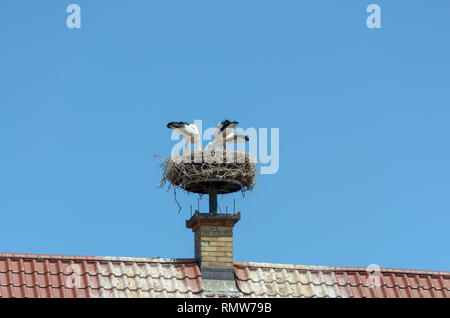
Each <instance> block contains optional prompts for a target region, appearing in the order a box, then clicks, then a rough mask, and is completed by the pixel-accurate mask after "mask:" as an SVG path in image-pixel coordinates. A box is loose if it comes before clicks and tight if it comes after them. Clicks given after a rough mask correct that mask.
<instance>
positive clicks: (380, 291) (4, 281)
mask: <svg viewBox="0 0 450 318" xmlns="http://www.w3.org/2000/svg"><path fill="white" fill-rule="evenodd" d="M234 264H235V277H236V285H237V289H236V291H231V290H232V289H233V288H231V289H230V292H229V293H228V294H227V293H223V292H222V293H220V294H218V293H216V294H215V293H214V292H211V291H208V290H205V286H206V285H210V283H208V284H206V283H207V282H206V281H205V282H204V281H203V280H202V277H201V272H200V269H199V267H198V265H197V262H196V260H194V259H161V258H126V257H94V256H58V255H32V254H1V253H0V297H45V298H47V297H57V298H66V297H70V298H73V297H224V296H229V297H342V298H347V297H355V298H361V297H369V298H385V297H396V298H397V297H408V298H409V297H414V298H419V297H427V298H428V297H446V298H450V272H432V271H416V270H396V269H380V271H379V272H378V273H377V274H376V275H374V274H373V273H372V274H371V273H369V272H367V271H366V268H360V267H327V266H303V265H281V264H267V263H245V262H234Z"/></svg>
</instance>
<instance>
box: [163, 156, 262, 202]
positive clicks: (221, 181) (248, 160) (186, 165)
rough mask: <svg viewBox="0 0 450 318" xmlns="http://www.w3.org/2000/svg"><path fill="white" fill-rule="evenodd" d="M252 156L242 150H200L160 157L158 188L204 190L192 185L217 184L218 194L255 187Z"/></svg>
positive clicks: (199, 191)
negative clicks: (160, 177)
mask: <svg viewBox="0 0 450 318" xmlns="http://www.w3.org/2000/svg"><path fill="white" fill-rule="evenodd" d="M255 164H256V159H255V158H253V157H251V156H249V155H248V153H246V152H245V151H234V150H233V151H231V150H202V151H200V150H199V151H192V152H187V153H184V154H181V155H176V156H173V157H169V158H165V159H162V163H161V167H162V168H163V175H162V179H161V182H160V187H164V186H165V185H166V184H168V187H169V189H170V188H171V187H173V188H182V189H184V190H186V191H190V192H197V193H206V192H202V190H199V188H198V187H196V186H194V185H198V184H203V185H204V186H205V187H206V186H211V184H212V185H214V186H216V187H218V188H219V189H218V190H219V191H218V192H219V193H230V192H235V191H239V190H240V191H242V192H243V193H244V192H246V191H251V190H253V189H254V187H255V186H256V174H257V172H256V167H255Z"/></svg>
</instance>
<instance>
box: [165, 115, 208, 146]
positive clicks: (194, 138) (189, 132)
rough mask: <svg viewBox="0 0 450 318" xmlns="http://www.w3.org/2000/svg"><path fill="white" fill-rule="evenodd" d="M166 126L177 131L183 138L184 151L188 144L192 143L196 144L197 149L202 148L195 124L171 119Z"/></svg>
mask: <svg viewBox="0 0 450 318" xmlns="http://www.w3.org/2000/svg"><path fill="white" fill-rule="evenodd" d="M167 128H171V129H173V130H175V131H176V132H177V133H179V134H180V135H181V136H182V137H183V138H184V139H185V140H186V144H185V145H184V151H185V152H187V151H188V144H189V143H192V144H194V145H195V146H196V148H197V150H202V146H201V144H200V133H199V131H198V128H197V126H196V125H195V124H190V123H187V122H184V121H172V122H170V123H168V124H167Z"/></svg>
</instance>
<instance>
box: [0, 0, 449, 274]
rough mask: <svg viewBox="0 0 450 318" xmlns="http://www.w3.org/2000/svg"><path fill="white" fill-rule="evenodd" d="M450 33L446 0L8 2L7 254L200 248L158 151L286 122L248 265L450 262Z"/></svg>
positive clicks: (242, 253)
mask: <svg viewBox="0 0 450 318" xmlns="http://www.w3.org/2000/svg"><path fill="white" fill-rule="evenodd" d="M71 3H77V4H79V5H80V7H81V10H82V12H81V18H82V27H81V29H78V30H71V29H68V28H67V27H66V17H67V16H68V14H67V13H66V7H67V5H69V4H71ZM370 3H376V4H379V5H380V7H381V10H382V16H381V18H382V28H381V29H377V30H374V29H372V30H370V29H368V28H367V27H366V18H367V16H368V13H366V7H367V5H368V4H370ZM449 33H450V2H449V1H447V0H435V1H432V2H430V1H424V0H423V1H400V0H397V1H385V0H384V1H381V0H372V1H361V0H354V1H334V0H333V1H332V0H329V1H323V0H321V1H318V0H314V1H313V0H309V1H274V0H271V1H262V0H257V1H256V0H246V1H234V0H233V1H198V0H191V1H148V0H145V1H144V0H142V1H137V0H135V1H112V0H108V1H106V0H96V1H87V0H71V1H49V0H39V1H34V0H33V1H31V0H29V1H22V0H20V1H19V0H14V1H13V0H2V1H1V2H0V44H1V49H0V229H1V230H0V252H16V253H47V254H70V255H108V256H132V257H157V256H160V257H173V258H185V257H187V258H190V257H193V255H194V252H193V234H192V232H190V230H188V229H186V228H185V220H186V219H187V218H188V217H189V206H190V205H191V204H192V205H194V207H195V205H196V202H197V197H196V196H195V195H190V196H187V195H185V194H183V193H178V200H179V201H180V203H182V205H183V211H182V213H181V214H178V208H177V205H176V203H175V202H174V197H173V192H166V191H165V190H161V189H158V188H157V185H158V183H159V179H160V176H161V170H160V168H159V162H158V161H157V160H156V159H155V158H154V157H153V155H154V154H158V155H161V156H165V155H168V154H169V153H170V149H171V147H172V145H173V144H174V142H173V141H171V140H170V131H169V129H167V128H166V123H167V122H168V121H172V120H175V121H193V120H194V119H202V120H203V123H204V125H210V126H213V125H216V123H217V122H218V121H220V120H222V119H224V118H228V119H231V120H238V121H239V122H240V123H241V125H242V126H243V127H257V128H260V127H267V128H271V127H274V128H279V129H280V170H279V172H278V173H277V174H274V175H262V176H260V177H259V179H258V182H259V187H258V189H257V191H255V192H253V193H251V194H248V195H247V196H246V197H245V199H242V198H241V197H240V196H239V195H235V196H231V197H232V198H236V199H237V206H238V208H239V210H241V211H242V219H241V221H240V222H239V223H238V224H237V225H236V227H235V259H236V260H240V261H255V262H275V263H288V264H305V265H330V266H331V265H333V266H367V265H369V264H372V263H375V264H378V265H380V266H381V267H394V268H411V269H429V270H450V254H449V253H448V250H449V243H450V147H449V141H450V124H449V121H450V37H449V35H450V34H449ZM229 201H230V200H228V202H229ZM219 203H220V202H219ZM201 204H202V207H204V208H206V198H204V199H203V200H202V203H201Z"/></svg>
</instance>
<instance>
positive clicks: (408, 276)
mask: <svg viewBox="0 0 450 318" xmlns="http://www.w3.org/2000/svg"><path fill="white" fill-rule="evenodd" d="M235 275H236V280H237V284H238V286H239V289H240V290H241V291H242V293H243V294H244V295H245V296H248V297H317V298H323V297H330V298H331V297H332V298H335V297H339V298H386V297H389V298H437V297H439V298H442V297H444V298H450V272H435V271H417V270H401V269H387V268H380V269H379V271H376V272H368V271H367V269H366V268H364V267H331V266H303V265H280V264H264V263H241V262H235Z"/></svg>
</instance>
